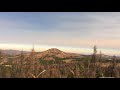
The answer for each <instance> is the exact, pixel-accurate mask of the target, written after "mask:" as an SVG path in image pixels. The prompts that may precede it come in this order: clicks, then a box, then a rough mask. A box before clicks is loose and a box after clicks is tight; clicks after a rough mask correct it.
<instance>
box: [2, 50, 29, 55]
mask: <svg viewBox="0 0 120 90" xmlns="http://www.w3.org/2000/svg"><path fill="white" fill-rule="evenodd" d="M1 52H2V53H3V54H7V55H18V54H20V53H21V51H19V50H11V49H10V50H1ZM23 53H29V52H27V51H23Z"/></svg>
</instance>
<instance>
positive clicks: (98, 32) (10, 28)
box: [0, 12, 120, 54]
mask: <svg viewBox="0 0 120 90" xmlns="http://www.w3.org/2000/svg"><path fill="white" fill-rule="evenodd" d="M119 29H120V13H119V12H0V31H1V32H0V44H1V45H0V47H1V48H6V47H3V46H5V45H2V44H9V45H8V46H7V48H12V47H14V46H10V45H13V44H15V45H23V49H24V48H26V47H28V46H25V45H31V46H32V44H33V43H34V44H35V45H38V48H44V49H41V50H45V47H46V48H48V46H49V48H51V47H56V48H64V51H68V52H69V51H70V52H72V51H74V52H77V53H83V52H85V51H86V50H83V52H81V49H87V48H88V49H89V48H92V47H93V45H97V46H98V48H99V49H103V50H104V51H106V52H107V53H109V50H113V51H114V52H113V53H115V54H119V52H118V50H120V30H119ZM9 46H10V47H9ZM21 48H22V47H21ZM76 48H81V49H80V50H78V49H76ZM106 52H105V53H106ZM86 53H89V52H88V51H86Z"/></svg>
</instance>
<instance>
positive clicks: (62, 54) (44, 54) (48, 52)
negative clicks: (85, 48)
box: [1, 48, 120, 60]
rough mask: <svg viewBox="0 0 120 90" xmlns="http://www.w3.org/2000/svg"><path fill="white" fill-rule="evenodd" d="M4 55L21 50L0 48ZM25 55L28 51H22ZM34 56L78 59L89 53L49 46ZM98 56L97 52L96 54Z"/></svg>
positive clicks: (53, 58)
mask: <svg viewBox="0 0 120 90" xmlns="http://www.w3.org/2000/svg"><path fill="white" fill-rule="evenodd" d="M1 51H2V53H3V54H5V55H19V54H21V51H19V50H1ZM23 53H25V54H26V55H29V53H30V52H27V51H23ZM35 56H36V57H37V58H39V59H44V60H55V59H80V58H84V57H87V56H88V57H89V56H91V55H83V54H76V53H66V52H63V51H61V50H59V49H56V48H51V49H48V50H46V51H43V52H35ZM97 56H98V57H99V54H97ZM102 58H105V59H111V58H112V56H109V55H104V54H102ZM117 58H119V59H120V57H117Z"/></svg>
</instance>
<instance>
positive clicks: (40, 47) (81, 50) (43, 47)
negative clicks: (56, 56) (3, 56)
mask: <svg viewBox="0 0 120 90" xmlns="http://www.w3.org/2000/svg"><path fill="white" fill-rule="evenodd" d="M32 48H33V45H29V44H0V49H4V50H7V49H13V50H23V51H31V49H32ZM50 48H57V49H60V50H61V51H64V52H70V53H79V54H91V53H92V52H93V49H92V47H91V48H76V47H72V48H71V47H63V46H48V45H34V49H35V51H37V52H41V51H45V50H48V49H50ZM97 50H98V52H99V51H100V50H101V51H102V52H103V53H104V54H108V55H119V53H120V52H119V50H118V51H116V50H114V49H108V50H106V49H99V48H98V49H97Z"/></svg>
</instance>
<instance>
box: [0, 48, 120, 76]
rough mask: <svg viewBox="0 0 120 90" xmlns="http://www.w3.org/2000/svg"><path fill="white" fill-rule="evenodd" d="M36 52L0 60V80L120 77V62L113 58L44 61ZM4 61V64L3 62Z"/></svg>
mask: <svg viewBox="0 0 120 90" xmlns="http://www.w3.org/2000/svg"><path fill="white" fill-rule="evenodd" d="M35 53H36V52H33V51H32V52H31V53H30V54H28V55H26V54H23V53H22V52H21V54H20V55H17V56H9V57H7V58H6V59H4V56H2V54H0V55H1V59H0V63H1V64H0V78H104V77H113V78H119V77H120V62H119V60H118V59H116V57H115V56H113V58H112V60H109V61H107V60H106V59H103V58H102V57H101V54H99V55H96V48H94V53H93V55H91V56H89V57H85V58H81V59H76V60H75V59H74V60H72V59H68V60H64V59H60V58H57V59H56V60H44V59H40V58H37V57H36V56H35ZM4 61H6V62H4Z"/></svg>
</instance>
